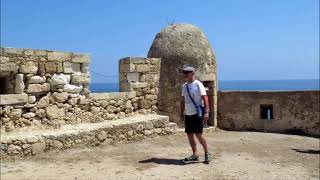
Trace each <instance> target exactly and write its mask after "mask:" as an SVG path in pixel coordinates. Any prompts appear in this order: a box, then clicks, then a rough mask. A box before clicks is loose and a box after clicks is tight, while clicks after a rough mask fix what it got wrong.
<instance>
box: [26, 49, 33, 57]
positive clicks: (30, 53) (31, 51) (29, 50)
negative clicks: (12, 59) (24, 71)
mask: <svg viewBox="0 0 320 180" xmlns="http://www.w3.org/2000/svg"><path fill="white" fill-rule="evenodd" d="M23 54H24V55H28V56H32V55H34V51H33V49H24V50H23Z"/></svg>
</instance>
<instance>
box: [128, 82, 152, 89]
mask: <svg viewBox="0 0 320 180" xmlns="http://www.w3.org/2000/svg"><path fill="white" fill-rule="evenodd" d="M130 86H131V88H145V87H147V86H148V83H146V82H136V83H130Z"/></svg>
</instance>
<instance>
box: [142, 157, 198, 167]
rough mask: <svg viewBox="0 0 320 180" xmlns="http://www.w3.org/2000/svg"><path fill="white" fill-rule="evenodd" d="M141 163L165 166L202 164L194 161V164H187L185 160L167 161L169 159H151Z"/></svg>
mask: <svg viewBox="0 0 320 180" xmlns="http://www.w3.org/2000/svg"><path fill="white" fill-rule="evenodd" d="M139 163H156V164H164V165H180V166H184V165H188V164H195V163H201V162H200V161H193V162H185V161H183V159H167V158H150V159H146V160H141V161H139Z"/></svg>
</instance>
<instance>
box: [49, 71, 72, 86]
mask: <svg viewBox="0 0 320 180" xmlns="http://www.w3.org/2000/svg"><path fill="white" fill-rule="evenodd" d="M69 82H70V75H67V74H54V75H53V76H52V77H51V80H50V84H51V85H52V86H56V85H65V84H69Z"/></svg>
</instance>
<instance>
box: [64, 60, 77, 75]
mask: <svg viewBox="0 0 320 180" xmlns="http://www.w3.org/2000/svg"><path fill="white" fill-rule="evenodd" d="M63 72H64V73H69V74H73V73H80V72H81V71H80V63H72V62H64V63H63Z"/></svg>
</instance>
